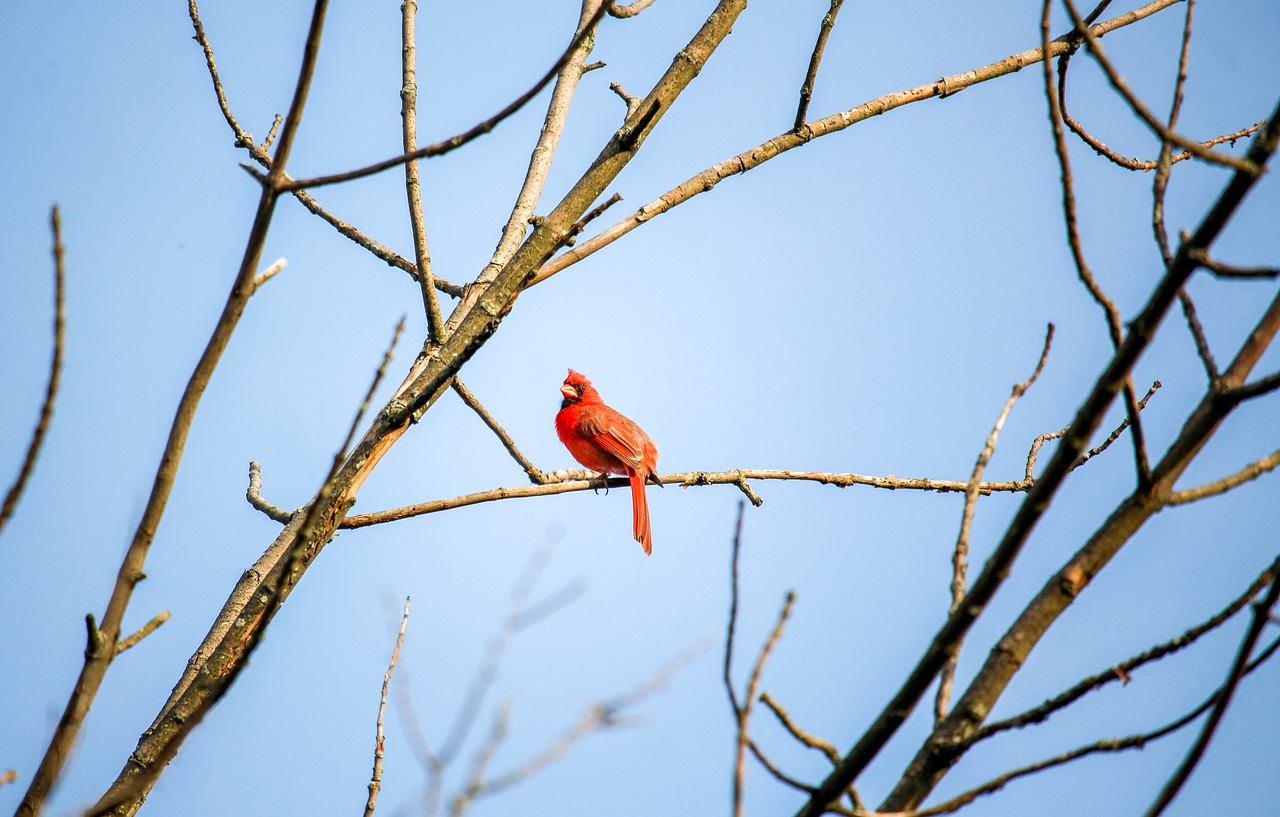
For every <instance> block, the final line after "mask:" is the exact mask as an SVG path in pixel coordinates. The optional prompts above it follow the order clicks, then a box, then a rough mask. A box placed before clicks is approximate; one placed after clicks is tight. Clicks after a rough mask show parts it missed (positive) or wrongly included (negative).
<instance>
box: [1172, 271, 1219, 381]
mask: <svg viewBox="0 0 1280 817" xmlns="http://www.w3.org/2000/svg"><path fill="white" fill-rule="evenodd" d="M1178 303H1179V304H1181V305H1182V315H1183V317H1185V318H1186V319H1187V329H1188V330H1189V331H1190V332H1191V339H1192V340H1193V341H1194V342H1195V344H1196V354H1198V355H1199V356H1200V363H1201V365H1203V366H1204V372H1205V374H1206V375H1207V376H1208V377H1209V382H1210V383H1213V382H1216V381H1217V379H1218V364H1217V362H1215V361H1214V359H1213V352H1212V351H1210V349H1209V338H1208V337H1206V336H1205V333H1204V327H1203V326H1201V325H1200V318H1199V317H1198V316H1197V315H1196V305H1195V303H1193V302H1192V300H1191V295H1190V294H1189V293H1188V292H1187V289H1186V287H1183V288H1182V289H1181V290H1179V291H1178Z"/></svg>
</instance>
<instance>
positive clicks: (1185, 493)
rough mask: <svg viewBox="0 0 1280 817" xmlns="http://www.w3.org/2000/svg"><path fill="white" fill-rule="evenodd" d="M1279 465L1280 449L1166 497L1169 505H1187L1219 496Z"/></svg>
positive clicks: (1166, 502)
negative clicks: (1217, 477)
mask: <svg viewBox="0 0 1280 817" xmlns="http://www.w3.org/2000/svg"><path fill="white" fill-rule="evenodd" d="M1277 466H1280V449H1276V450H1275V451H1272V452H1271V453H1270V454H1268V455H1267V456H1265V457H1263V458H1262V459H1259V460H1255V461H1254V462H1251V463H1249V464H1248V465H1246V466H1245V467H1244V468H1241V469H1240V470H1239V471H1237V472H1235V473H1234V474H1231V475H1230V476H1227V477H1223V478H1222V479H1219V480H1215V481H1213V482H1207V483H1205V484H1204V485H1197V486H1196V487H1194V488H1185V489H1183V490H1181V491H1174V492H1173V493H1171V494H1169V496H1167V497H1166V498H1165V504H1167V505H1185V504H1186V503H1188V502H1195V501H1196V500H1198V499H1204V498H1205V497H1210V496H1218V495H1219V494H1225V493H1226V492H1227V491H1230V490H1231V489H1232V488H1238V487H1239V486H1241V485H1244V484H1245V483H1246V482H1252V481H1253V480H1255V479H1257V478H1258V477H1260V476H1262V475H1263V474H1266V473H1269V472H1271V471H1273V470H1275V468H1276V467H1277Z"/></svg>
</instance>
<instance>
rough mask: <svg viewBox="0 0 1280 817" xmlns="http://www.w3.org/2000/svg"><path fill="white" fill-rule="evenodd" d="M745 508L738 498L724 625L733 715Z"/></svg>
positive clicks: (736, 709) (725, 667) (725, 675)
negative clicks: (739, 584) (734, 652)
mask: <svg viewBox="0 0 1280 817" xmlns="http://www.w3.org/2000/svg"><path fill="white" fill-rule="evenodd" d="M745 510H746V508H745V507H744V505H743V503H742V500H738V518H737V521H735V522H734V524H733V551H732V556H731V557H730V559H729V623H728V624H727V625H725V634H724V665H723V668H722V671H721V679H722V680H723V681H724V691H725V693H726V694H727V695H728V696H729V706H730V708H732V709H733V714H734V717H735V718H736V717H737V715H738V713H739V712H741V711H742V706H741V705H740V704H739V703H738V691H737V690H736V689H734V686H733V639H734V634H735V633H736V631H737V629H738V560H739V557H740V555H741V552H742V518H743V512H744V511H745Z"/></svg>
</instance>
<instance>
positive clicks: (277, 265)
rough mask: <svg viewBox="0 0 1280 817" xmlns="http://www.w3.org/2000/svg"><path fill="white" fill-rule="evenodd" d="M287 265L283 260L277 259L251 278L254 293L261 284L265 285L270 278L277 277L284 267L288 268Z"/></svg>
mask: <svg viewBox="0 0 1280 817" xmlns="http://www.w3.org/2000/svg"><path fill="white" fill-rule="evenodd" d="M288 264H289V262H288V261H286V260H284V259H283V258H277V259H276V260H275V261H272V262H271V264H270V266H268V267H267V268H266V269H264V270H263V271H262V272H260V273H258V274H257V275H255V276H254V278H253V289H254V291H255V292H256V291H257V290H258V288H259V287H261V286H262V285H263V284H265V283H266V282H267V281H270V280H271V279H272V278H275V277H276V276H277V275H279V274H280V271H281V270H283V269H284V268H285V267H286V266H288Z"/></svg>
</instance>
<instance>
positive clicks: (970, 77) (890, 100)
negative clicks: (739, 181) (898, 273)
mask: <svg viewBox="0 0 1280 817" xmlns="http://www.w3.org/2000/svg"><path fill="white" fill-rule="evenodd" d="M1178 2H1180V0H1154V2H1151V3H1148V4H1147V5H1145V6H1143V7H1142V8H1139V9H1135V10H1133V11H1130V12H1127V13H1125V14H1121V15H1118V16H1116V17H1113V18H1112V19H1110V20H1107V21H1106V22H1103V23H1099V24H1098V25H1096V26H1093V27H1092V28H1091V29H1090V31H1092V32H1093V33H1094V35H1095V36H1097V37H1101V36H1103V35H1105V34H1107V33H1109V32H1111V31H1114V30H1116V29H1118V28H1122V27H1124V26H1127V25H1131V24H1132V23H1136V22H1138V21H1139V20H1143V19H1145V18H1147V17H1150V16H1151V15H1152V14H1155V13H1157V12H1160V11H1163V10H1164V9H1166V8H1169V7H1170V6H1173V5H1175V4H1176V3H1178ZM1072 43H1073V39H1072V35H1071V34H1064V35H1063V36H1061V37H1058V38H1057V39H1056V40H1054V41H1053V42H1051V43H1050V44H1049V48H1048V50H1047V51H1046V50H1045V49H1043V48H1039V47H1037V48H1031V49H1028V50H1026V51H1022V52H1020V53H1018V54H1013V55H1011V56H1008V57H1005V58H1004V59H1002V60H1000V61H998V62H994V63H991V64H990V65H985V66H982V67H981V68H975V69H973V70H970V71H965V72H963V73H960V74H953V75H951V76H946V77H942V78H941V79H938V80H934V81H932V82H929V83H927V84H925V85H919V86H917V87H915V88H910V89H908V90H905V91H899V92H897V93H893V94H886V95H885V96H881V97H877V98H875V99H872V100H870V101H868V102H864V103H862V104H861V105H857V106H855V107H853V108H849V109H848V110H845V111H841V112H839V113H835V114H832V115H831V116H828V117H825V118H823V119H819V120H816V121H813V122H809V123H807V124H805V125H804V127H802V128H800V129H798V130H791V131H787V132H786V133H783V134H780V135H778V136H775V137H774V138H772V139H769V140H768V141H765V142H763V143H761V144H759V145H757V146H756V147H753V148H751V149H750V150H747V151H744V152H743V153H739V154H738V155H737V156H734V157H732V158H729V159H726V160H724V161H723V162H720V163H719V164H716V165H713V166H711V167H709V168H707V169H706V170H703V171H702V172H700V173H698V174H697V175H696V176H693V177H692V178H690V179H689V180H687V181H685V182H684V183H682V184H680V185H679V186H677V187H674V188H672V189H671V190H668V191H667V192H666V193H664V194H663V195H661V196H659V197H658V198H657V199H654V200H653V201H651V202H649V203H648V204H646V205H644V206H643V207H641V208H640V209H639V210H636V211H635V212H634V213H632V214H631V215H630V216H628V217H627V218H625V219H623V220H622V221H620V222H618V223H617V224H614V225H613V226H611V227H609V228H607V229H606V230H604V231H603V232H601V233H599V234H598V235H596V236H594V237H592V238H591V239H590V240H589V241H584V242H583V243H581V244H579V245H578V246H577V247H575V248H573V249H572V250H570V251H568V252H565V253H562V254H561V255H559V256H557V257H556V258H555V259H553V260H551V261H549V262H547V263H546V264H544V265H543V266H542V268H541V269H539V270H538V272H537V274H536V275H534V276H533V279H532V280H531V281H530V284H529V285H530V286H532V285H534V284H540V283H542V282H543V281H545V280H547V279H548V278H550V277H551V276H553V275H555V274H556V273H558V272H560V271H561V270H563V269H565V268H566V267H569V266H571V265H573V264H576V263H577V262H579V261H581V260H582V259H584V258H586V257H587V256H589V255H592V254H593V253H595V252H596V251H598V250H600V249H603V248H604V247H606V246H608V245H609V244H612V243H613V242H614V241H617V240H618V239H619V238H621V237H622V236H624V235H626V234H627V233H629V232H631V231H632V230H634V229H635V228H636V227H639V226H640V225H641V224H644V223H645V222H647V221H649V220H650V219H652V218H654V217H655V216H658V215H661V214H662V213H665V212H667V211H669V210H671V209H672V208H674V207H676V206H678V205H681V204H683V203H684V202H686V201H688V200H689V199H691V198H693V197H694V196H697V195H700V194H702V193H706V192H708V191H710V190H711V189H713V188H714V187H715V186H716V185H717V184H719V183H720V182H722V181H724V180H725V179H727V178H729V177H730V176H735V175H738V174H740V173H746V172H747V171H749V170H753V169H755V168H756V167H759V166H760V165H762V164H764V163H765V162H767V161H769V160H770V159H773V158H775V157H777V156H779V155H781V154H782V153H785V152H787V151H789V150H793V149H794V148H798V147H800V146H802V145H805V144H808V143H809V142H810V141H812V140H814V139H817V138H819V137H822V136H826V135H828V134H831V133H836V132H837V131H842V130H844V129H845V128H847V127H849V126H850V125H854V124H856V123H858V122H861V121H863V120H865V119H870V118H871V117H873V116H879V115H881V114H884V113H888V112H889V111H891V110H894V109H895V108H900V107H902V106H904V105H909V104H911V103H913V102H920V101H922V100H925V99H933V98H935V97H939V96H942V95H943V94H944V92H946V93H955V92H956V91H958V90H960V89H962V88H968V87H971V86H973V85H977V84H979V83H981V82H986V81H988V80H992V79H996V78H997V77H1002V76H1005V75H1007V74H1011V73H1014V72H1016V71H1020V70H1022V69H1023V68H1026V67H1027V66H1028V65H1034V64H1035V63H1037V62H1040V61H1041V60H1042V59H1045V58H1046V56H1047V57H1048V58H1049V59H1052V58H1054V57H1057V56H1060V55H1062V54H1065V53H1067V52H1068V51H1070V50H1071V49H1072V48H1074V47H1075V46H1074V45H1073V44H1072Z"/></svg>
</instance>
